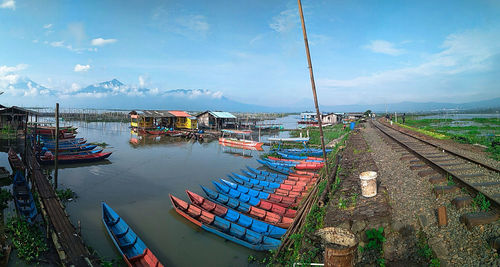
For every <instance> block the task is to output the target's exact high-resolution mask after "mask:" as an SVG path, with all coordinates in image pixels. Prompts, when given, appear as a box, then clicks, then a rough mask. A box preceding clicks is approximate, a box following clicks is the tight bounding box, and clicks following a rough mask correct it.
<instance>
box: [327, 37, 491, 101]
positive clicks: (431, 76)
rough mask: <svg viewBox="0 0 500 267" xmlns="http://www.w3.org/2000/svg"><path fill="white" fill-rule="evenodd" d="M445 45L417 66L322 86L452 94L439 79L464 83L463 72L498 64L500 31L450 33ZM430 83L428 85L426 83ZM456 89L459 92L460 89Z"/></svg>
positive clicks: (362, 90)
mask: <svg viewBox="0 0 500 267" xmlns="http://www.w3.org/2000/svg"><path fill="white" fill-rule="evenodd" d="M441 48H442V51H441V52H438V53H435V54H432V55H430V56H427V57H425V58H424V62H423V63H421V64H419V65H416V66H413V67H405V68H399V69H393V70H387V71H381V72H376V73H373V74H371V75H366V76H358V77H356V78H353V79H348V80H334V79H321V80H319V82H318V85H319V86H323V87H328V88H353V89H354V90H357V91H359V92H360V93H361V92H364V91H369V92H379V93H377V94H387V91H388V90H393V91H394V90H396V91H395V93H396V94H402V93H403V92H400V91H398V90H397V88H398V86H399V88H401V86H404V87H406V88H409V87H412V88H418V90H417V91H420V92H422V91H423V90H427V91H429V93H432V94H437V93H438V92H439V93H441V94H444V95H445V94H446V92H447V93H448V94H449V93H451V92H450V91H446V90H449V89H447V88H445V87H440V82H439V81H441V82H442V83H444V81H445V80H446V81H448V82H449V83H451V82H454V83H455V84H460V78H461V77H463V75H466V74H475V73H483V72H487V71H490V70H492V69H493V64H495V63H498V62H497V61H496V60H497V59H498V56H500V30H498V29H494V30H469V31H464V32H461V33H456V34H450V35H448V36H447V37H446V39H445V40H444V41H443V44H442V45H441ZM457 74H460V75H457ZM431 80H435V81H438V82H435V83H431V87H429V85H427V84H428V81H431ZM490 81H491V78H490ZM426 82H427V84H426V86H423V84H425V83H426ZM404 87H403V88H404ZM368 88H369V89H368ZM462 90H466V89H462ZM453 92H454V93H455V94H458V88H455V89H454V91H453Z"/></svg>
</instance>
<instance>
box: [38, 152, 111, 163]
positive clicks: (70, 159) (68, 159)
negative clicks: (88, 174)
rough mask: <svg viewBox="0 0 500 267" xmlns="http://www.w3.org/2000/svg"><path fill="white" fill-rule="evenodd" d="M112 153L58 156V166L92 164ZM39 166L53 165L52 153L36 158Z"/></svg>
mask: <svg viewBox="0 0 500 267" xmlns="http://www.w3.org/2000/svg"><path fill="white" fill-rule="evenodd" d="M111 153H112V152H106V153H103V152H100V153H94V154H87V155H59V156H58V157H59V159H58V161H57V162H58V163H59V164H70V163H87V162H94V161H99V160H103V159H106V158H108V157H109V156H110V155H111ZM38 161H39V162H40V164H54V155H53V154H52V153H50V154H48V153H46V154H45V155H44V156H40V157H38Z"/></svg>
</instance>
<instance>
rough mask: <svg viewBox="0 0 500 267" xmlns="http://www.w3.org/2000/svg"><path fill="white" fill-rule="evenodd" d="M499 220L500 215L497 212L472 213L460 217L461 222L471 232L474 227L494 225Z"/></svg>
mask: <svg viewBox="0 0 500 267" xmlns="http://www.w3.org/2000/svg"><path fill="white" fill-rule="evenodd" d="M498 218H500V215H499V214H498V213H497V212H491V211H489V212H484V211H483V212H470V213H466V214H463V215H462V216H460V221H461V222H462V223H464V224H465V225H466V226H467V228H468V229H469V230H471V229H472V228H473V227H474V226H477V225H483V224H488V223H492V222H495V221H497V220H498Z"/></svg>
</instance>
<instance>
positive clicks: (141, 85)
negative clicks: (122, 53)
mask: <svg viewBox="0 0 500 267" xmlns="http://www.w3.org/2000/svg"><path fill="white" fill-rule="evenodd" d="M145 85H146V79H145V78H144V77H143V76H142V75H140V76H139V87H140V88H144V86H145Z"/></svg>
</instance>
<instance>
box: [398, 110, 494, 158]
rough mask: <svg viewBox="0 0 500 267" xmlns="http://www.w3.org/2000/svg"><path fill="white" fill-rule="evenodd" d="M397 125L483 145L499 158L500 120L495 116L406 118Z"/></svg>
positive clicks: (437, 136)
mask: <svg viewBox="0 0 500 267" xmlns="http://www.w3.org/2000/svg"><path fill="white" fill-rule="evenodd" d="M398 125H400V126H402V127H405V128H411V129H415V130H416V131H418V132H421V133H423V134H426V135H429V136H432V137H435V138H438V139H453V140H455V141H457V142H460V143H465V144H480V145H483V146H485V147H486V151H488V152H489V153H490V154H491V157H492V158H494V159H496V160H500V136H499V130H498V129H500V121H499V120H498V119H496V118H473V119H460V120H453V119H422V120H406V123H405V125H401V124H398Z"/></svg>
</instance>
